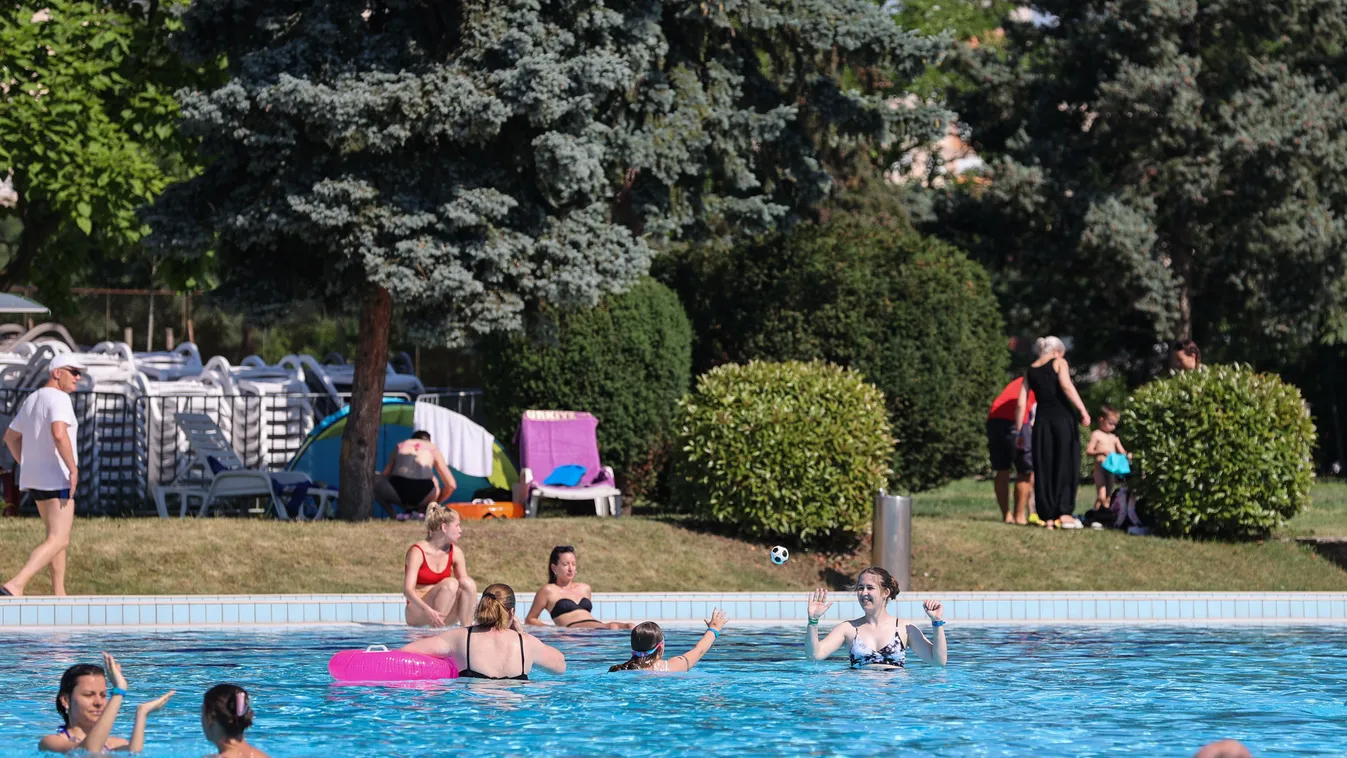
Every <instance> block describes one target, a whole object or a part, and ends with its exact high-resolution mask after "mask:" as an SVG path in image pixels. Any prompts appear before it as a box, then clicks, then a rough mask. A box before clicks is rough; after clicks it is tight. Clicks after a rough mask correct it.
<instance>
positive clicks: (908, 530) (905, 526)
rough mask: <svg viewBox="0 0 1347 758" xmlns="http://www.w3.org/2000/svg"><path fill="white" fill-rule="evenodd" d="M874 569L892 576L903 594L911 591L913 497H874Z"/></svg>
mask: <svg viewBox="0 0 1347 758" xmlns="http://www.w3.org/2000/svg"><path fill="white" fill-rule="evenodd" d="M871 544H872V546H873V548H872V550H873V555H872V556H871V557H872V558H873V560H874V564H875V565H876V566H880V567H882V568H883V569H884V570H885V571H888V572H889V573H890V574H893V578H894V579H897V580H898V587H899V589H901V590H902V591H903V592H907V591H909V590H911V589H912V498H910V497H907V496H904V495H890V494H887V493H885V492H884V490H882V489H881V490H880V491H879V494H878V495H875V521H874V534H873V535H872V536H871Z"/></svg>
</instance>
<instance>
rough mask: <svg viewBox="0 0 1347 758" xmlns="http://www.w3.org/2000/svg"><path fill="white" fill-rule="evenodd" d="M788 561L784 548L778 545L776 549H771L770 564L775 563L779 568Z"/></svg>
mask: <svg viewBox="0 0 1347 758" xmlns="http://www.w3.org/2000/svg"><path fill="white" fill-rule="evenodd" d="M788 560H790V551H789V550H787V549H785V548H784V547H781V546H780V545H777V546H776V547H774V548H772V563H775V564H776V565H778V566H780V565H781V564H783V563H785V562H786V561H788Z"/></svg>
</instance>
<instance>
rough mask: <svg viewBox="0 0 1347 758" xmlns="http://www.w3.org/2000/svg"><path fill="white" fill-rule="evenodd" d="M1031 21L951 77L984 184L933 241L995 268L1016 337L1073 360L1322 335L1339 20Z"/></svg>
mask: <svg viewBox="0 0 1347 758" xmlns="http://www.w3.org/2000/svg"><path fill="white" fill-rule="evenodd" d="M1031 7H1032V8H1033V9H1034V10H1035V11H1036V12H1037V13H1038V14H1039V16H1038V17H1039V19H1040V22H1039V23H1036V24H1031V23H1009V24H1008V25H1007V27H1006V30H1007V35H1006V40H1005V45H1004V46H1003V48H1002V49H1001V50H999V51H998V50H992V51H987V50H981V51H966V52H965V53H964V54H963V55H961V56H960V60H959V61H958V62H957V64H956V65H957V66H958V67H959V68H960V69H961V70H962V71H964V72H965V73H966V74H967V75H968V76H970V77H971V78H972V79H973V80H974V81H976V82H978V83H979V84H980V86H979V87H978V89H977V90H976V91H973V92H970V93H966V94H960V93H958V92H957V91H951V95H952V104H953V105H955V106H956V108H957V110H958V112H959V114H960V117H961V118H962V119H963V120H964V121H965V122H967V125H968V126H969V127H970V129H971V133H972V142H973V145H974V147H975V148H976V149H977V150H978V152H979V153H980V154H981V155H982V157H983V158H984V159H986V160H987V161H988V163H989V174H988V178H989V179H990V183H989V184H986V185H985V186H984V185H980V184H972V183H969V184H965V185H963V186H960V187H956V188H953V189H949V190H946V191H945V192H944V193H943V194H942V195H941V197H940V198H939V202H938V204H937V205H938V211H939V217H940V218H939V223H938V224H935V225H933V226H932V227H931V229H932V230H933V231H936V232H938V233H942V234H946V235H948V236H949V237H950V238H952V239H953V240H955V241H956V242H958V243H959V244H960V245H961V246H963V247H964V248H965V249H968V250H969V251H970V252H972V253H973V254H974V255H975V256H977V257H978V258H979V259H980V260H982V261H983V262H984V263H986V264H987V265H988V267H989V268H990V269H992V270H993V272H994V273H995V274H996V276H997V281H998V285H999V294H1000V296H1001V298H1002V302H1003V306H1004V308H1005V310H1006V311H1007V312H1008V313H1009V315H1010V320H1011V322H1012V324H1013V325H1014V326H1016V327H1019V328H1022V329H1027V330H1031V331H1033V332H1036V333H1044V332H1061V333H1065V334H1070V335H1072V336H1073V337H1074V338H1075V342H1076V345H1077V348H1078V349H1080V348H1083V349H1084V351H1085V355H1084V356H1083V357H1085V358H1108V357H1114V356H1117V355H1119V354H1123V355H1131V356H1132V357H1134V358H1140V357H1144V356H1147V355H1149V354H1151V352H1152V350H1153V348H1154V346H1155V344H1156V343H1157V342H1158V341H1161V340H1165V339H1170V338H1176V337H1189V336H1192V337H1194V338H1196V339H1197V340H1198V341H1199V342H1200V343H1202V345H1203V347H1204V349H1210V350H1211V351H1213V352H1215V353H1217V354H1222V353H1223V354H1224V355H1225V356H1226V357H1229V358H1239V359H1243V360H1251V359H1257V358H1259V357H1266V356H1269V355H1275V351H1278V350H1289V349H1294V348H1296V347H1299V346H1302V345H1305V344H1307V343H1310V342H1313V341H1314V340H1316V339H1317V338H1318V337H1319V335H1320V333H1321V331H1322V330H1323V328H1324V326H1325V324H1326V323H1328V322H1329V321H1330V320H1331V319H1333V318H1334V314H1336V313H1340V309H1341V307H1342V305H1343V303H1344V300H1347V287H1344V286H1343V281H1344V280H1343V275H1344V272H1345V271H1347V244H1344V242H1347V239H1345V235H1344V232H1345V231H1347V226H1345V225H1344V211H1347V171H1345V170H1344V169H1347V128H1345V127H1347V100H1345V99H1344V93H1343V75H1344V73H1345V72H1347V67H1345V64H1347V58H1344V57H1343V53H1342V50H1343V49H1344V44H1347V3H1344V2H1342V0H1299V1H1297V2H1292V3H1290V4H1285V3H1273V2H1267V1H1265V0H1262V1H1256V2H1249V1H1247V0H1246V1H1242V2H1234V1H1233V0H1200V1H1199V0H1151V1H1149V2H1137V3H1120V2H1112V1H1109V0H1085V1H1083V2H1061V1H1058V0H1052V1H1050V2H1038V3H1034V4H1032V6H1031Z"/></svg>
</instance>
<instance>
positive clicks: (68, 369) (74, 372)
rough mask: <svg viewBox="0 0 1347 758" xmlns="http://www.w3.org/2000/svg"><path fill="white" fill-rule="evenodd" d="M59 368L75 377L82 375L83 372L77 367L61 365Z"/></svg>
mask: <svg viewBox="0 0 1347 758" xmlns="http://www.w3.org/2000/svg"><path fill="white" fill-rule="evenodd" d="M61 370H62V371H64V372H66V373H68V374H70V375H71V376H73V377H75V378H76V379H78V378H80V377H81V376H84V374H83V373H82V372H81V371H80V370H79V369H77V368H71V367H69V366H62V367H61Z"/></svg>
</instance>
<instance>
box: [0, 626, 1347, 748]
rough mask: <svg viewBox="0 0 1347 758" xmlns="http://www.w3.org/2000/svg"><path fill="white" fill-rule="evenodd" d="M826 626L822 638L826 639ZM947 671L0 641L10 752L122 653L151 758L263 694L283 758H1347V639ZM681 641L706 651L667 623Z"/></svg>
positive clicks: (1170, 648)
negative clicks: (537, 757)
mask: <svg viewBox="0 0 1347 758" xmlns="http://www.w3.org/2000/svg"><path fill="white" fill-rule="evenodd" d="M825 626H827V625H826V624H825ZM947 630H948V631H949V639H950V664H951V665H950V666H949V668H947V669H944V670H941V669H937V668H934V667H931V666H927V665H924V664H922V663H921V662H920V661H914V662H912V663H911V664H910V668H908V669H906V670H904V671H890V672H880V671H873V672H852V671H849V670H847V667H846V661H845V658H844V657H841V656H840V654H839V656H838V657H834V658H832V659H830V660H828V661H825V662H822V663H812V662H807V661H805V660H803V647H802V642H803V636H804V625H803V624H795V625H792V626H789V627H777V626H747V625H746V626H739V627H735V626H734V625H733V622H731V625H730V626H729V627H728V628H727V629H726V631H725V633H724V635H723V636H722V638H721V640H720V642H718V643H717V645H716V646H715V648H713V649H712V650H711V652H710V653H709V654H708V655H707V657H706V659H705V660H704V661H703V662H702V664H701V665H700V666H698V668H697V669H696V670H695V671H693V672H692V673H690V674H686V675H651V674H608V673H606V670H607V667H608V666H609V665H611V664H614V663H619V662H621V661H622V660H625V659H626V655H625V651H626V650H627V641H628V637H627V634H626V633H619V632H603V633H593V634H591V635H587V636H578V635H575V634H567V633H564V632H555V631H552V630H544V633H543V634H544V638H545V639H546V640H547V641H549V642H551V643H553V644H555V645H557V646H558V647H560V648H561V649H562V650H563V651H564V652H565V653H566V656H567V659H568V663H569V671H568V673H567V674H565V675H564V676H560V677H557V676H552V675H549V674H546V673H545V672H542V671H540V670H537V669H535V671H534V676H535V680H534V681H531V682H510V683H505V682H472V683H468V682H466V681H460V682H446V683H433V684H428V685H425V686H423V687H421V688H416V689H411V688H395V687H372V686H342V685H336V684H334V683H332V682H331V681H330V679H329V677H328V674H327V668H326V667H327V659H328V657H329V656H330V655H331V654H332V653H333V652H335V651H337V650H341V649H345V648H352V647H362V646H364V645H367V644H373V643H384V644H387V645H389V646H390V647H392V646H393V645H395V644H400V643H402V642H403V641H406V640H411V639H413V638H414V637H416V636H419V635H418V634H417V633H416V632H412V631H410V630H407V629H403V628H398V627H386V626H359V625H343V626H308V627H270V628H266V629H260V630H259V629H237V628H236V629H213V630H210V631H176V630H154V631H146V630H127V631H106V630H88V631H85V630H81V631H70V632H26V631H15V632H13V633H11V634H8V635H6V637H5V638H4V639H3V641H0V661H3V663H0V682H3V691H4V693H5V695H4V699H5V701H6V702H5V704H4V707H3V708H0V729H3V734H4V736H5V738H4V740H3V741H0V757H3V758H9V757H10V756H32V755H34V754H36V748H35V746H36V744H37V740H38V738H39V737H40V736H41V735H42V734H44V733H48V732H51V731H54V729H55V727H56V726H57V725H58V724H59V723H60V720H59V718H58V717H57V715H56V712H55V709H54V708H53V706H52V699H53V697H54V696H55V689H56V683H57V681H58V679H59V678H60V674H61V672H62V671H63V670H64V669H65V668H66V667H67V666H69V665H71V664H73V663H76V662H94V661H95V660H96V659H97V653H98V651H100V650H103V649H107V650H108V651H109V652H112V653H113V654H114V655H117V656H118V657H119V658H120V659H121V661H122V664H123V666H124V669H125V671H126V674H127V678H128V680H129V682H130V687H131V690H132V695H131V697H130V698H129V699H128V700H129V707H123V709H122V715H121V717H120V718H119V720H118V728H117V730H116V731H115V733H116V734H118V735H121V736H128V735H129V733H130V726H131V721H132V715H133V713H134V705H135V704H137V703H139V702H141V701H142V700H144V699H147V698H148V697H150V696H153V695H156V694H159V693H161V692H163V691H165V690H168V689H177V690H178V695H177V697H176V698H174V700H173V701H171V702H170V703H169V704H168V706H167V707H166V708H165V709H164V711H162V712H160V713H159V714H156V716H155V717H153V719H152V721H151V724H150V730H149V738H148V740H147V741H146V751H145V755H147V756H192V757H193V758H199V756H202V755H205V754H206V753H209V752H212V751H211V750H210V745H209V744H208V743H207V742H206V741H205V740H204V739H202V737H201V732H200V725H199V719H198V711H199V708H200V704H201V695H202V693H204V692H205V690H206V689H207V688H208V687H209V686H210V685H213V684H216V683H219V682H223V681H231V682H236V683H239V684H242V685H244V686H245V687H247V688H248V689H249V690H251V691H252V695H253V705H254V708H255V709H256V712H257V723H256V725H255V726H254V727H253V729H251V730H249V733H248V734H249V740H250V741H251V742H253V744H255V745H257V746H258V747H260V748H262V749H263V750H266V751H268V752H269V753H270V754H271V755H272V756H275V758H286V757H288V756H332V755H350V756H406V755H423V754H431V753H432V752H442V751H444V750H460V749H471V750H472V751H473V752H477V753H484V754H522V753H526V752H527V753H536V754H541V755H557V754H566V755H635V754H641V755H683V754H688V753H692V752H693V751H697V752H700V753H702V754H712V755H726V754H730V753H741V752H752V753H758V754H776V755H802V754H813V755H842V754H849V755H875V754H879V753H881V752H890V751H893V750H895V749H896V750H898V751H901V754H904V755H959V756H965V755H967V756H980V755H987V756H1019V755H1024V756H1028V755H1052V756H1058V755H1061V756H1073V755H1079V756H1086V755H1148V756H1149V755H1168V756H1191V755H1192V754H1193V753H1194V752H1195V751H1196V749H1197V747H1198V746H1199V745H1201V744H1202V743H1204V742H1207V741H1210V740H1212V739H1216V738H1220V737H1233V738H1236V739H1240V740H1242V741H1244V742H1245V744H1247V745H1249V747H1250V748H1251V749H1252V750H1253V752H1254V754H1255V755H1258V756H1290V755H1296V756H1304V755H1341V754H1343V752H1344V748H1347V628H1344V627H1341V626H1280V625H1277V626H1203V627H1178V626H1160V625H1147V626H1122V625H1111V626H1100V627H1091V626H1063V627H1026V626H1018V627H993V626H976V627H972V626H966V627H959V626H957V625H956V624H955V623H953V622H951V624H950V626H949V627H947ZM667 631H668V636H669V641H668V648H669V649H670V650H672V651H674V652H681V651H682V650H683V649H685V648H686V647H688V646H690V645H691V644H692V643H693V642H694V641H695V639H696V638H697V636H698V635H697V632H696V629H695V628H694V627H692V626H674V627H671V628H668V630H667Z"/></svg>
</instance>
